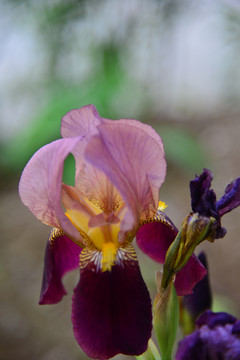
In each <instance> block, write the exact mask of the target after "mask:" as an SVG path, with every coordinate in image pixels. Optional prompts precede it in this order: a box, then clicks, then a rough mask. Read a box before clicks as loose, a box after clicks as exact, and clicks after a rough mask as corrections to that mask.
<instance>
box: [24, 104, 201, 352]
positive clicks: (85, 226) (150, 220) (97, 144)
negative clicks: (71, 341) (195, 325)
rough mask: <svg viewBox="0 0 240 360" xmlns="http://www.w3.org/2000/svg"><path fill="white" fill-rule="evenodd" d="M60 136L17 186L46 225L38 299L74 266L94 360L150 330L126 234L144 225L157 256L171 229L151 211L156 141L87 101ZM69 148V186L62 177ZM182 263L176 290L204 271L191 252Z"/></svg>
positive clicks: (142, 340) (76, 315) (158, 179)
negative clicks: (73, 165) (72, 182)
mask: <svg viewBox="0 0 240 360" xmlns="http://www.w3.org/2000/svg"><path fill="white" fill-rule="evenodd" d="M61 135H62V139H59V140H56V141H54V142H52V143H50V144H48V145H46V146H44V147H42V148H41V149H40V150H38V151H37V152H36V153H35V154H34V155H33V157H32V158H31V159H30V161H29V162H28V164H27V165H26V167H25V169H24V171H23V173H22V177H21V180H20V184H19V193H20V197H21V200H22V202H23V203H24V204H25V205H26V206H27V207H28V208H29V209H30V210H31V212H32V213H33V214H34V215H35V216H36V217H37V218H38V219H39V220H40V221H41V222H43V223H44V224H47V225H50V226H51V227H53V229H52V231H51V233H50V236H49V239H48V241H47V247H46V252H45V265H44V274H43V282H42V290H41V295H40V302H39V303H40V304H54V303H57V302H59V301H60V300H61V299H62V297H63V295H65V294H66V290H65V288H64V286H63V283H62V277H63V275H64V274H65V273H67V272H68V271H70V270H73V269H76V268H78V267H80V280H79V283H78V284H77V286H76V287H75V289H74V294H73V298H72V323H73V331H74V335H75V338H76V340H77V342H78V343H79V345H80V346H81V347H82V349H83V350H84V351H85V352H86V354H87V355H88V356H90V357H92V358H98V359H108V358H110V357H113V356H114V355H116V354H118V353H123V354H128V355H140V354H142V353H143V352H144V351H145V350H146V348H147V344H148V340H149V338H150V336H151V330H152V312H151V300H150V296H149V293H148V290H147V287H146V285H145V283H144V281H143V278H142V275H141V272H140V269H139V265H138V261H137V257H136V253H135V250H134V247H133V246H132V241H133V239H134V237H135V235H136V234H137V233H138V232H139V231H140V230H141V227H142V228H144V227H145V228H144V233H139V236H138V238H137V239H138V242H139V244H140V247H141V248H142V249H143V251H144V252H146V253H147V254H148V253H149V251H150V253H151V257H152V258H154V260H156V261H159V262H163V261H164V257H165V254H166V251H167V248H168V247H169V245H170V244H171V242H172V241H173V240H174V237H175V235H176V233H177V229H176V228H175V227H174V225H173V224H172V223H171V221H170V220H169V219H168V218H167V216H166V215H165V214H164V213H163V212H162V211H161V210H158V207H159V199H158V193H159V188H160V186H161V185H162V183H163V181H164V179H165V175H166V161H165V155H164V149H163V144H162V140H161V138H160V137H159V136H158V134H157V133H156V132H155V131H154V130H153V129H152V128H151V127H150V126H148V125H145V124H142V123H140V122H138V121H136V120H129V119H121V120H116V121H112V120H108V119H104V118H101V117H100V116H99V114H98V112H97V110H96V109H95V107H94V106H92V105H89V106H85V107H82V108H80V109H77V110H72V111H70V112H69V113H68V114H67V115H65V116H64V117H63V119H62V124H61ZM70 153H72V154H73V155H74V158H75V163H76V172H75V186H69V185H66V184H63V183H62V173H63V166H64V160H65V159H66V157H67V156H68V155H69V154H70ZM149 226H150V230H151V231H150V232H148V227H149ZM146 227H147V228H146ZM152 236H153V237H152ZM189 263H190V265H186V267H185V269H183V270H182V271H180V272H179V274H180V276H182V277H183V278H184V279H187V280H184V281H183V285H181V282H180V283H179V284H180V286H179V289H180V290H179V291H181V290H184V291H186V292H187V291H191V289H192V288H193V286H194V285H195V283H196V282H198V281H199V280H200V279H201V278H202V277H203V276H204V275H205V269H204V267H203V266H202V265H201V264H200V262H199V261H198V260H197V259H196V258H195V257H192V258H191V259H190V261H189ZM181 273H182V274H183V275H181ZM183 288H184V289H183Z"/></svg>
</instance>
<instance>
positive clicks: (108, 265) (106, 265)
mask: <svg viewBox="0 0 240 360" xmlns="http://www.w3.org/2000/svg"><path fill="white" fill-rule="evenodd" d="M116 255H117V246H116V245H115V244H114V243H113V242H108V243H104V244H103V247H102V260H101V263H102V271H107V270H108V271H111V269H112V266H113V265H114V264H115V260H116Z"/></svg>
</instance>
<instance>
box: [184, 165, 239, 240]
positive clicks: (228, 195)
mask: <svg viewBox="0 0 240 360" xmlns="http://www.w3.org/2000/svg"><path fill="white" fill-rule="evenodd" d="M212 179H213V175H212V173H211V171H209V170H207V169H204V171H203V172H202V174H201V175H200V176H196V178H195V179H194V180H192V181H191V182H190V191H191V198H192V210H193V212H197V213H199V215H202V216H206V217H213V218H215V219H216V224H215V225H216V226H215V229H214V232H213V234H212V241H213V240H214V239H219V238H222V237H223V236H224V235H225V234H226V229H225V228H223V227H221V217H222V216H223V215H224V214H226V213H227V212H229V211H232V210H233V209H235V208H236V207H238V206H239V205H240V178H237V179H235V180H234V181H232V182H231V183H230V184H229V185H228V186H227V187H226V189H225V193H224V195H223V197H222V198H221V199H220V200H218V201H217V200H216V194H215V192H214V191H213V190H212V189H210V187H211V183H212Z"/></svg>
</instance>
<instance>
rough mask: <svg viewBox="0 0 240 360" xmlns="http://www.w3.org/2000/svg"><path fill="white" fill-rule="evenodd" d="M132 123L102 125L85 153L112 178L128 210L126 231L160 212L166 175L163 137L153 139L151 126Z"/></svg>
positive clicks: (125, 224) (91, 161)
mask: <svg viewBox="0 0 240 360" xmlns="http://www.w3.org/2000/svg"><path fill="white" fill-rule="evenodd" d="M128 122H129V124H130V123H131V120H128ZM128 122H126V121H125V122H124V123H122V121H121V120H119V121H115V122H112V123H110V122H107V123H106V124H101V125H99V126H98V129H99V135H98V136H97V135H96V136H95V137H94V138H93V139H92V140H91V141H90V142H89V144H88V146H87V148H86V152H85V156H86V159H87V160H88V161H89V162H90V163H91V164H92V165H94V166H96V167H97V168H99V169H100V170H102V171H103V172H104V173H105V174H106V175H107V176H108V178H109V179H110V180H111V182H112V183H113V184H114V185H115V186H116V188H117V189H118V190H119V192H120V194H121V195H122V198H123V200H124V201H125V203H126V205H127V207H128V210H129V211H128V212H127V214H126V215H125V217H124V219H123V222H122V224H121V229H122V230H123V231H129V230H133V228H136V226H137V225H138V221H139V218H140V215H141V216H142V217H144V216H145V217H147V216H149V215H150V214H151V213H154V212H155V211H156V209H157V203H158V190H159V187H160V186H161V184H162V183H163V181H164V179H165V174H166V161H165V158H164V152H163V145H162V141H161V139H160V137H158V136H157V134H156V138H153V136H152V132H153V131H154V130H153V129H151V133H150V132H149V127H148V126H144V125H143V126H142V127H139V126H134V125H129V126H128V125H127V124H128ZM149 133H150V134H149Z"/></svg>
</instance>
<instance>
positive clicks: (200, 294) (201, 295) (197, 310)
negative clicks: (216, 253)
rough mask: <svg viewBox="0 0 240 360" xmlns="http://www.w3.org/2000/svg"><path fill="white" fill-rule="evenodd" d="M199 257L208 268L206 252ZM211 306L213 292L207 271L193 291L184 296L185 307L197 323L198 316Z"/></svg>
mask: <svg viewBox="0 0 240 360" xmlns="http://www.w3.org/2000/svg"><path fill="white" fill-rule="evenodd" d="M198 258H199V260H200V261H201V263H202V264H203V265H204V267H205V268H206V269H208V267H207V258H206V255H205V253H204V252H201V253H200V254H199V256H198ZM211 306H212V294H211V288H210V283H209V277H208V273H207V275H206V276H205V277H204V278H203V279H202V280H201V281H199V283H198V284H197V285H196V286H195V287H194V289H193V293H192V294H190V295H186V296H184V298H183V307H184V308H185V309H186V310H187V311H188V313H189V314H190V316H191V319H192V321H193V322H194V323H195V321H196V319H197V318H198V316H199V315H200V314H201V313H203V312H204V311H205V310H208V309H211Z"/></svg>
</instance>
